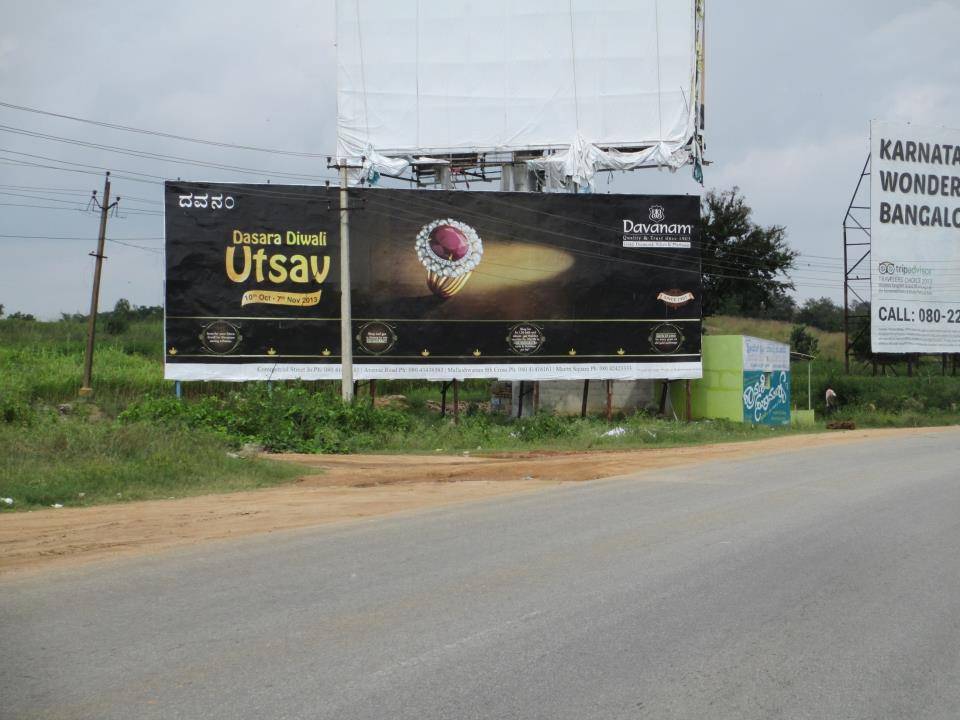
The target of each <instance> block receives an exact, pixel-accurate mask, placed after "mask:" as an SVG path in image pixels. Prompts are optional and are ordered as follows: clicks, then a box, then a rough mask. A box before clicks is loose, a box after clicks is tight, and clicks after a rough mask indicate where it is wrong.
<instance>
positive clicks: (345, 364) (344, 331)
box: [340, 160, 353, 403]
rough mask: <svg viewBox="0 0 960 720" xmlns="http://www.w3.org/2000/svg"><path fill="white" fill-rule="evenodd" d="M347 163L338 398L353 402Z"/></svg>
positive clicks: (342, 194)
mask: <svg viewBox="0 0 960 720" xmlns="http://www.w3.org/2000/svg"><path fill="white" fill-rule="evenodd" d="M348 202H349V197H348V195H347V163H346V161H344V160H341V161H340V368H341V375H340V397H341V398H342V399H343V401H344V402H348V403H349V402H353V337H352V325H353V322H352V305H351V302H350V218H349V208H348V207H347V203H348Z"/></svg>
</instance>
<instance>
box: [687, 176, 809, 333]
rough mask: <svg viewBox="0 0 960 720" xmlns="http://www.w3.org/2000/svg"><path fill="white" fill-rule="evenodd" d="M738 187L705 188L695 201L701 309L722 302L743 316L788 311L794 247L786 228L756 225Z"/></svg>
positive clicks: (714, 311) (712, 309) (711, 311)
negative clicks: (700, 261)
mask: <svg viewBox="0 0 960 720" xmlns="http://www.w3.org/2000/svg"><path fill="white" fill-rule="evenodd" d="M751 214H752V210H751V209H750V207H749V206H748V205H747V203H746V200H745V198H744V197H743V195H741V194H740V190H739V188H736V187H734V188H733V189H732V190H725V191H722V192H718V191H715V190H711V191H710V192H708V193H707V194H706V195H705V196H704V198H703V202H702V205H701V220H700V243H701V245H700V247H701V253H702V255H701V256H702V258H703V314H704V315H715V314H717V312H718V311H719V310H720V308H721V307H722V308H723V309H724V311H725V312H736V314H739V315H747V316H749V317H771V315H770V314H769V313H772V312H776V313H779V314H781V315H785V314H787V313H789V314H791V315H792V308H793V307H795V305H794V304H793V301H792V299H791V298H790V296H789V294H788V292H787V291H788V290H793V283H792V282H790V280H789V278H788V277H787V271H788V270H790V268H792V267H793V263H794V261H795V260H796V258H797V255H798V253H797V252H796V251H794V250H791V249H790V247H789V246H788V245H787V240H786V229H785V228H783V227H782V226H780V225H770V226H768V227H761V226H760V225H757V224H756V223H755V222H753V220H752V219H751Z"/></svg>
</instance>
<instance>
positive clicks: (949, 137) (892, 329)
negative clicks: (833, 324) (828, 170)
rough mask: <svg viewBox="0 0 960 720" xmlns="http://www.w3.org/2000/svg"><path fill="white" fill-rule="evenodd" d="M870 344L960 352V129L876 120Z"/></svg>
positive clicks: (883, 348) (890, 349) (878, 348)
mask: <svg viewBox="0 0 960 720" xmlns="http://www.w3.org/2000/svg"><path fill="white" fill-rule="evenodd" d="M870 142H871V160H870V163H871V175H870V198H871V199H870V216H871V217H870V233H871V247H870V257H871V262H870V286H871V326H870V344H871V347H872V349H873V352H876V353H942V352H950V353H954V352H960V130H951V129H949V128H943V127H921V126H917V125H911V124H908V123H888V122H878V121H874V122H873V124H872V125H871V141H870Z"/></svg>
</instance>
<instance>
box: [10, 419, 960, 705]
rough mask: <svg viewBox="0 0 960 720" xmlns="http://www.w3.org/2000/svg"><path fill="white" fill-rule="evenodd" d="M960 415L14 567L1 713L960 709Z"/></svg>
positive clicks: (11, 582) (11, 581)
mask: <svg viewBox="0 0 960 720" xmlns="http://www.w3.org/2000/svg"><path fill="white" fill-rule="evenodd" d="M958 467H960V432H958V431H949V432H938V433H930V434H925V435H918V436H912V437H904V438H900V439H896V440H890V439H885V440H882V441H877V440H873V441H868V442H863V443H856V444H851V445H847V446H842V447H834V448H831V449H817V450H814V451H803V452H795V453H789V454H783V455H780V456H768V457H759V458H756V459H754V460H750V461H737V462H721V463H714V464H710V465H703V466H699V467H691V468H686V469H681V470H672V471H668V472H661V473H658V474H655V475H650V476H640V477H637V478H625V479H616V480H607V481H600V482H595V483H588V484H579V485H566V486H562V487H558V488H555V489H551V490H545V491H543V492H538V493H534V494H529V495H523V496H514V497H512V498H506V499H497V500H494V501H485V502H481V503H475V504H471V505H464V506H460V507H452V508H447V509H443V510H439V511H429V512H423V513H419V514H409V515H405V516H396V517H392V518H386V519H379V520H372V521H365V522H361V523H356V524H351V525H342V526H339V527H327V528H325V529H315V530H309V531H297V532H291V533H282V534H274V535H270V536H267V537H260V538H254V539H246V540H242V541H236V542H229V543H216V544H211V545H206V546H203V547H199V548H194V549H191V550H189V551H176V552H168V553H165V554H162V555H157V556H153V557H150V558H147V559H139V560H136V561H124V562H118V563H112V564H107V565H93V566H87V567H85V568H78V569H75V570H71V571H69V572H62V571H58V572H56V573H48V574H45V575H41V576H35V577H30V578H21V579H14V580H8V581H5V582H3V583H2V584H0V717H3V718H97V719H98V720H99V719H105V718H123V719H124V720H130V719H132V718H136V719H138V720H141V719H143V718H164V719H166V720H168V719H170V718H189V719H191V720H193V719H199V718H204V719H212V718H224V719H228V720H238V719H244V718H256V719H257V720H264V719H281V718H311V719H313V718H337V719H339V720H344V719H350V718H390V719H391V720H392V719H396V718H416V719H418V720H425V719H431V718H451V719H456V720H466V719H469V718H490V719H493V718H496V719H497V720H502V719H505V718H545V719H546V718H549V719H550V720H557V719H561V718H571V719H572V718H576V719H577V720H582V719H584V718H602V719H604V720H614V719H617V718H656V719H657V720H659V719H661V718H682V719H683V720H692V719H695V718H709V719H710V720H722V719H725V718H736V719H737V720H742V719H744V718H757V719H763V720H770V719H771V718H824V719H829V720H842V719H846V718H870V719H871V720H875V719H879V718H890V719H896V720H903V719H905V718H910V719H911V720H920V719H926V718H944V719H947V718H949V719H950V720H956V718H958V717H960V471H958Z"/></svg>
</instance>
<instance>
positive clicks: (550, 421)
mask: <svg viewBox="0 0 960 720" xmlns="http://www.w3.org/2000/svg"><path fill="white" fill-rule="evenodd" d="M705 325H706V332H708V333H710V334H714V335H718V334H728V333H737V334H739V333H746V334H753V335H758V336H762V337H768V338H772V339H777V340H783V341H789V340H790V338H791V335H792V334H794V335H795V327H796V323H794V322H791V321H775V320H762V321H758V320H748V319H743V318H738V317H725V316H717V317H713V318H708V319H707V320H706V322H705ZM99 327H100V328H101V329H102V332H101V333H100V337H99V340H98V345H97V351H96V359H95V364H94V390H95V397H94V399H93V401H90V402H85V401H79V400H78V399H77V392H78V390H79V387H80V378H81V374H82V363H83V347H84V338H85V332H86V325H85V321H84V318H83V317H81V316H69V317H65V318H63V319H62V320H60V321H57V322H38V321H36V320H33V319H31V318H29V317H19V318H17V317H14V318H3V319H0V448H2V449H0V498H12V499H13V501H14V502H13V505H12V506H11V505H7V504H5V503H3V502H2V501H0V511H6V510H11V509H12V510H17V509H21V510H22V509H30V508H36V507H49V506H51V505H55V504H59V505H63V506H78V505H89V504H94V503H103V502H122V501H127V500H138V499H148V498H166V497H182V496H185V495H195V494H202V493H209V492H223V491H231V490H241V489H247V488H257V487H265V486H269V485H273V484H277V483H283V482H288V481H290V480H292V479H293V478H294V477H295V476H296V475H297V474H298V471H297V469H295V468H291V467H290V466H288V465H286V464H282V463H277V462H273V461H270V460H268V459H257V458H256V457H253V456H254V455H255V454H256V453H255V451H256V450H257V449H260V448H262V449H265V450H268V451H277V452H284V451H295V452H311V453H343V452H361V453H363V452H366V453H407V452H409V453H446V454H463V453H497V452H514V451H531V450H546V451H567V450H618V449H629V448H639V447H667V446H671V445H681V444H698V443H710V442H722V441H730V440H751V439H758V438H764V437H772V436H777V435H782V434H784V433H787V432H801V431H803V432H807V431H811V430H813V431H815V430H822V429H823V428H824V424H823V421H822V419H821V420H820V421H819V422H818V424H817V425H815V426H814V427H813V428H806V429H804V430H799V429H796V428H793V429H790V428H787V429H771V428H765V427H753V426H750V425H743V424H740V423H732V422H723V421H712V422H711V421H701V422H694V423H684V422H678V421H676V420H675V419H674V418H672V417H671V418H669V419H664V418H656V417H654V416H653V415H652V414H651V413H649V412H640V413H637V414H633V415H630V416H627V417H617V418H615V419H614V422H613V423H608V422H607V421H606V420H605V419H602V418H598V417H589V418H586V419H580V418H564V417H555V416H551V415H547V414H542V415H538V416H536V417H533V418H524V419H522V420H515V419H511V418H508V417H506V416H504V415H500V414H496V413H491V412H489V400H490V393H489V390H490V386H489V383H487V382H485V381H470V382H465V383H463V385H462V390H461V408H462V412H461V415H460V424H459V425H456V426H455V425H453V423H452V420H451V418H450V416H449V414H448V416H447V417H441V416H440V413H439V412H438V407H439V400H440V394H439V386H438V385H436V384H429V383H423V382H420V383H417V382H389V383H387V382H381V383H378V386H377V390H378V396H379V397H380V398H381V399H382V400H383V401H384V402H383V403H382V404H378V406H377V407H376V408H374V407H372V406H371V404H370V402H369V398H368V397H367V396H366V395H365V393H364V392H361V395H360V397H359V398H358V400H357V402H356V404H355V405H353V406H349V407H348V406H344V405H343V404H342V403H341V402H340V400H339V397H338V395H337V388H336V385H335V384H333V383H326V384H323V383H281V382H275V383H269V384H268V383H249V384H244V385H239V384H230V383H185V384H184V386H183V399H182V400H178V399H176V398H175V397H174V394H173V383H170V382H166V381H164V380H163V369H162V357H161V355H160V353H161V348H162V332H163V330H162V323H161V319H160V316H159V311H158V309H151V308H130V306H129V305H127V306H121V307H120V308H119V312H117V310H115V311H114V313H105V317H104V318H103V319H102V320H101V321H100V324H99ZM806 332H807V333H808V335H809V336H811V337H813V338H814V339H815V340H816V344H817V349H818V352H817V359H816V360H815V361H813V362H812V365H811V371H812V372H811V378H812V382H811V385H812V391H813V400H814V402H813V406H814V408H815V409H817V410H818V411H822V410H823V407H822V404H823V400H822V398H823V392H824V390H825V388H826V386H827V385H828V384H829V385H832V387H833V388H834V389H835V390H836V391H837V393H838V395H839V397H840V400H841V405H842V409H841V411H840V413H839V414H838V415H837V419H844V420H852V421H853V422H855V423H856V424H857V426H858V427H897V426H922V425H940V424H951V423H955V422H957V419H958V417H960V415H958V407H960V379H958V378H955V377H951V376H949V375H948V376H946V377H941V375H940V370H941V368H940V364H939V362H934V361H933V360H930V361H928V362H927V363H923V362H920V363H918V364H916V365H915V366H914V368H913V377H907V376H906V374H905V371H904V370H903V368H900V371H899V374H897V375H893V374H892V372H896V371H897V369H896V368H894V369H893V370H892V371H891V374H888V375H887V376H883V377H873V376H871V375H870V372H871V368H870V367H869V365H857V368H858V372H859V373H860V374H857V375H851V376H845V375H843V373H842V362H841V348H842V340H841V338H840V336H839V335H838V334H837V333H835V332H828V331H824V330H820V329H816V328H812V327H811V328H807V330H806ZM450 399H451V398H449V397H448V400H450ZM793 402H794V404H795V406H797V407H800V408H805V407H806V405H807V374H806V363H804V362H796V363H794V373H793ZM818 417H819V415H818ZM611 430H615V431H616V432H615V433H614V434H608V433H610V431H611ZM245 447H246V450H244V448H245Z"/></svg>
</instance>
